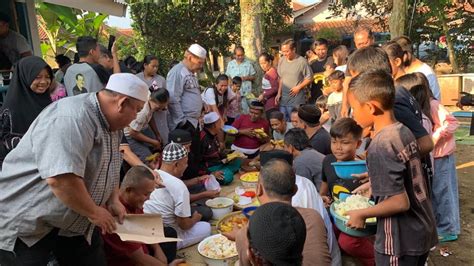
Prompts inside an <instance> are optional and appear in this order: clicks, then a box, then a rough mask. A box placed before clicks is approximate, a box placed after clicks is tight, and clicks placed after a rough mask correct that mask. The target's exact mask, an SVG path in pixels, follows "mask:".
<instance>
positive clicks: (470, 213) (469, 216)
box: [429, 142, 474, 265]
mask: <svg viewBox="0 0 474 266" xmlns="http://www.w3.org/2000/svg"><path fill="white" fill-rule="evenodd" d="M473 148H474V145H465V144H460V143H459V142H458V144H457V151H456V165H457V168H458V170H457V174H458V180H459V198H460V207H461V235H459V239H458V240H457V241H454V242H449V243H444V244H440V245H438V246H437V248H436V250H435V251H433V252H431V254H430V258H429V265H474V250H473V249H474V223H473V220H474V201H473V200H472V199H473V197H472V196H473V195H474V149H473ZM440 247H447V248H448V249H449V250H450V251H451V252H452V253H453V254H452V255H450V256H448V257H443V256H441V255H440V252H439V248H440Z"/></svg>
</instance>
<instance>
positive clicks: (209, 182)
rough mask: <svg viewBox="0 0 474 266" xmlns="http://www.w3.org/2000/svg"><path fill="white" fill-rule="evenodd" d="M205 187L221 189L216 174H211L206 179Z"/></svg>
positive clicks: (207, 188)
mask: <svg viewBox="0 0 474 266" xmlns="http://www.w3.org/2000/svg"><path fill="white" fill-rule="evenodd" d="M204 187H205V188H206V190H208V191H209V190H217V191H221V185H219V182H217V179H216V177H215V176H214V175H209V177H208V178H207V179H206V181H204Z"/></svg>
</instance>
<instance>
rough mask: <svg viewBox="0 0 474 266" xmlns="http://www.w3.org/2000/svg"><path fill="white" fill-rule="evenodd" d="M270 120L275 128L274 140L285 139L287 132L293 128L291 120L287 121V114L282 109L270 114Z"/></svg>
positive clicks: (273, 128)
mask: <svg viewBox="0 0 474 266" xmlns="http://www.w3.org/2000/svg"><path fill="white" fill-rule="evenodd" d="M268 121H269V122H270V126H271V127H272V130H273V139H274V140H283V139H284V138H285V134H286V132H288V130H290V129H292V128H293V125H292V124H291V123H290V122H286V120H285V115H284V114H283V113H282V112H280V111H273V112H271V113H270V115H269V116H268Z"/></svg>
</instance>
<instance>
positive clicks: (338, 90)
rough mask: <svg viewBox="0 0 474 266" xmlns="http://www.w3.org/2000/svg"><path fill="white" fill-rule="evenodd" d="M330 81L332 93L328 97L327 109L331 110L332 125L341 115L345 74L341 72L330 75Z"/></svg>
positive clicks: (337, 71)
mask: <svg viewBox="0 0 474 266" xmlns="http://www.w3.org/2000/svg"><path fill="white" fill-rule="evenodd" d="M328 81H329V84H330V85H331V90H332V93H331V94H329V96H328V102H327V107H328V110H329V116H330V117H331V123H334V122H335V121H336V119H337V118H338V117H339V116H340V115H341V106H342V96H343V92H342V84H343V82H344V72H342V71H340V70H336V71H334V72H333V73H332V74H331V75H329V77H328Z"/></svg>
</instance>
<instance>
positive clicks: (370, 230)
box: [329, 201, 377, 237]
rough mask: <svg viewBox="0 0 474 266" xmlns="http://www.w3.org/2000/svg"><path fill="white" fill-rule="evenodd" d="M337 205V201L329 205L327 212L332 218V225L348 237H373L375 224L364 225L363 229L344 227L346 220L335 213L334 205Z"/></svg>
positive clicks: (375, 230) (375, 228)
mask: <svg viewBox="0 0 474 266" xmlns="http://www.w3.org/2000/svg"><path fill="white" fill-rule="evenodd" d="M337 203H339V201H335V202H333V203H332V204H331V208H330V209H329V212H330V213H331V215H332V217H333V218H334V223H335V224H336V227H337V229H339V230H341V232H344V233H346V234H348V235H350V236H355V237H367V236H372V235H375V233H376V232H377V222H371V223H365V228H364V229H352V228H349V227H347V226H346V223H347V218H345V217H343V216H340V215H339V214H337V213H336V210H335V207H334V204H337Z"/></svg>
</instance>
